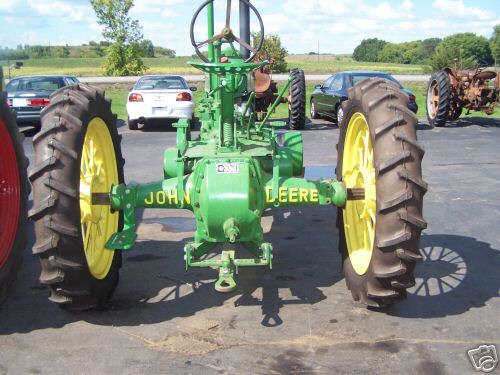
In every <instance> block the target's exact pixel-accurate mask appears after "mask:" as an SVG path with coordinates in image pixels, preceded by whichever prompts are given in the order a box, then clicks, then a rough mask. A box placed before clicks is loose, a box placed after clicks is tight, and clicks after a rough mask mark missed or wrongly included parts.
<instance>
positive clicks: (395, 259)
mask: <svg viewBox="0 0 500 375" xmlns="http://www.w3.org/2000/svg"><path fill="white" fill-rule="evenodd" d="M389 92H390V93H393V94H394V95H388V96H387V97H386V98H385V99H384V103H381V104H380V105H378V106H376V107H375V108H373V109H372V110H370V109H369V103H370V102H371V101H372V100H374V99H377V98H380V97H382V96H384V95H387V93H389ZM348 95H349V99H348V101H347V102H346V105H345V112H344V119H343V121H342V124H341V127H340V135H339V144H338V157H337V159H338V162H337V172H336V173H337V179H338V180H342V162H343V153H344V148H345V137H346V134H347V127H348V124H349V120H350V118H351V117H352V116H353V115H354V114H355V113H357V112H360V113H362V114H363V115H364V116H365V118H366V120H367V122H368V126H369V130H370V137H371V142H372V146H373V157H374V164H375V165H374V167H375V171H376V172H375V173H376V175H375V176H376V192H377V208H376V224H375V240H374V248H373V252H372V258H371V261H370V264H369V267H368V270H367V271H366V273H365V274H363V275H358V274H357V273H356V272H355V271H354V268H353V266H352V264H351V262H350V259H349V252H348V249H347V243H346V239H345V234H344V223H343V220H344V219H343V215H342V210H343V209H342V208H338V213H337V226H338V228H339V251H340V253H341V255H342V259H343V271H344V275H345V280H346V284H347V287H348V288H349V289H350V290H351V293H352V296H353V298H354V300H356V301H361V302H363V303H365V304H367V305H370V306H377V307H382V306H387V305H390V304H394V303H396V302H399V301H401V300H403V299H404V298H405V297H406V287H409V286H411V285H413V284H414V276H413V273H414V268H415V261H412V260H416V259H419V258H420V252H419V242H420V234H421V231H422V229H423V227H425V226H426V223H425V221H424V220H423V218H422V202H423V196H424V194H425V189H424V188H422V186H419V185H417V184H415V183H413V182H412V181H411V180H409V179H408V178H402V177H401V176H408V175H410V176H412V177H415V176H416V177H418V179H420V180H421V178H422V177H421V176H422V170H421V164H422V158H423V152H422V150H423V148H422V147H421V146H420V147H415V145H417V143H416V142H417V139H416V124H417V118H416V116H415V115H414V114H413V113H409V112H408V111H402V110H400V109H398V108H406V101H407V97H406V95H405V94H404V93H403V92H402V91H401V90H400V89H399V87H398V86H397V85H395V84H394V83H392V82H390V81H386V80H384V79H380V78H376V79H373V78H371V79H367V80H364V81H361V82H360V83H358V84H356V85H355V86H354V87H352V88H351V89H349V93H348ZM398 104H399V105H398ZM398 117H399V118H400V120H399V121H394V118H398ZM401 117H402V120H401ZM387 123H393V124H394V126H392V127H389V128H388V127H387V126H386V124H387ZM384 127H385V129H384ZM377 129H379V130H378V131H377ZM380 129H383V131H382V130H380ZM401 133H404V134H405V135H406V137H403V139H401V137H400V138H396V135H397V134H401ZM404 139H410V140H412V143H408V142H406V141H405V140H404ZM408 151H410V155H409V156H407V157H405V158H401V159H400V160H399V161H398V162H397V163H393V164H391V165H390V166H389V167H386V168H385V169H383V171H382V172H379V167H380V165H381V164H382V163H383V162H384V161H385V160H388V159H389V158H391V157H394V156H395V155H402V154H405V153H407V152H408ZM403 193H405V194H403ZM396 196H403V197H405V198H404V199H398V200H394V197H396ZM390 200H393V201H394V204H391V205H389V208H387V209H384V210H382V209H381V207H383V205H384V202H387V201H390ZM408 217H410V218H412V220H408ZM404 219H406V220H404ZM412 222H413V223H412ZM415 223H418V224H419V225H415ZM377 244H378V246H377ZM382 245H383V247H382ZM400 254H410V255H413V257H400ZM395 270H397V272H395Z"/></svg>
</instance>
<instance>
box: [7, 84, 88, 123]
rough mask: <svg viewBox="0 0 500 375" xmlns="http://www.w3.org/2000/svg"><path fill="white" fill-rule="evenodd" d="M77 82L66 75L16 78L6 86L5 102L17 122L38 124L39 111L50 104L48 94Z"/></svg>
mask: <svg viewBox="0 0 500 375" xmlns="http://www.w3.org/2000/svg"><path fill="white" fill-rule="evenodd" d="M77 82H79V81H78V79H77V78H76V77H72V76H67V75H36V76H23V77H16V78H13V79H12V80H10V81H9V83H8V84H7V87H6V91H7V95H8V96H7V102H8V104H9V107H10V108H11V109H12V110H13V111H15V112H16V114H17V121H18V122H39V121H40V112H41V110H42V109H43V108H44V107H46V106H48V105H49V103H50V99H49V96H50V94H51V93H53V92H54V91H56V90H58V89H60V88H61V87H65V86H69V85H72V84H74V83H77Z"/></svg>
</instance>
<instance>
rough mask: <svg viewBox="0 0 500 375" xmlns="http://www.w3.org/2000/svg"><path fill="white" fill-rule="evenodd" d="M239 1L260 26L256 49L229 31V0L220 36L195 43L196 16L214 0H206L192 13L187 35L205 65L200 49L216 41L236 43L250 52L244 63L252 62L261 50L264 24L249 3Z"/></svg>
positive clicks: (204, 58) (205, 59)
mask: <svg viewBox="0 0 500 375" xmlns="http://www.w3.org/2000/svg"><path fill="white" fill-rule="evenodd" d="M240 1H241V2H243V3H244V4H245V5H247V6H248V7H249V8H250V9H252V11H253V12H254V13H255V15H256V16H257V19H258V20H259V24H260V39H259V43H258V44H257V47H255V48H254V47H252V46H251V45H250V44H248V43H247V42H245V41H244V40H242V39H240V38H238V37H237V36H236V35H234V33H233V30H232V29H231V0H227V7H226V24H225V26H224V28H223V29H222V31H221V32H220V34H217V35H215V36H214V37H212V38H210V39H207V40H205V41H204V42H201V43H197V42H196V41H195V39H194V26H195V24H196V20H197V18H198V15H199V14H200V12H201V11H202V10H203V9H204V8H205V7H206V6H207V5H208V4H210V3H213V2H214V0H207V1H205V2H204V3H203V4H202V5H201V6H200V7H199V8H198V10H197V11H196V12H195V13H194V16H193V19H192V20H191V27H190V30H189V34H190V37H191V44H192V45H193V47H194V50H195V52H196V54H197V55H198V57H199V58H200V59H202V60H203V61H204V62H206V63H207V62H209V61H208V59H207V58H206V57H205V55H203V54H202V53H201V52H200V48H201V47H203V46H205V45H207V44H210V43H213V42H215V41H217V40H221V39H225V40H226V41H228V42H229V43H232V42H234V41H236V42H238V43H239V44H240V45H242V46H243V47H245V48H246V49H248V50H249V51H250V52H251V54H250V57H249V58H248V59H246V60H245V62H250V61H252V60H253V58H254V57H255V55H257V53H258V52H259V51H260V49H261V48H262V44H263V43H264V23H263V22H262V17H261V16H260V14H259V12H258V11H257V9H256V8H255V7H254V6H253V5H252V4H250V2H249V1H248V0H240Z"/></svg>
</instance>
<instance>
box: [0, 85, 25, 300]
mask: <svg viewBox="0 0 500 375" xmlns="http://www.w3.org/2000/svg"><path fill="white" fill-rule="evenodd" d="M26 164H27V163H26V157H25V155H24V149H23V145H22V135H21V134H20V133H19V130H18V128H17V125H16V123H15V121H14V118H13V116H12V114H11V111H10V109H9V107H8V106H7V104H6V102H5V97H4V95H3V94H1V92H0V302H2V301H3V299H4V298H5V297H6V295H7V289H8V287H9V286H10V285H11V284H12V281H13V280H14V278H15V277H16V274H17V272H18V270H19V267H20V265H21V258H22V252H23V249H24V247H25V245H26V220H27V213H26V210H27V208H26V207H27V201H28V190H29V185H28V179H27V177H26Z"/></svg>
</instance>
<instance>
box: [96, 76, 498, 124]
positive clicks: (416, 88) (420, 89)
mask: <svg viewBox="0 0 500 375" xmlns="http://www.w3.org/2000/svg"><path fill="white" fill-rule="evenodd" d="M280 83H281V82H280ZM280 83H278V88H279V84H280ZM318 83H320V82H312V81H311V82H307V99H306V100H307V108H306V115H307V116H309V102H310V98H311V93H312V92H313V89H314V86H315V85H317V84H318ZM281 84H282V83H281ZM193 85H195V86H196V87H198V91H196V92H195V95H194V96H195V100H196V102H199V101H200V99H202V98H203V96H204V95H205V91H204V84H203V83H202V82H197V83H193ZM129 86H130V85H108V86H103V87H104V88H105V90H106V96H107V97H108V98H110V99H112V101H113V104H112V107H111V108H112V110H113V112H114V113H116V114H117V115H118V118H120V119H123V120H126V119H127V111H126V109H125V104H126V101H127V94H128V92H129V88H130V87H129ZM404 86H405V87H406V88H407V89H409V90H410V91H412V92H413V93H414V94H415V96H416V100H417V104H418V112H417V116H419V117H421V118H425V116H426V113H425V95H426V90H427V83H426V82H405V83H404ZM195 115H197V113H196V112H195ZM272 117H273V118H284V117H288V106H287V105H286V104H280V105H279V106H278V107H277V109H276V112H275V114H274V115H273V116H272ZM462 117H487V115H486V114H484V113H482V112H472V113H470V114H469V115H462ZM492 117H495V118H500V108H497V109H496V110H495V113H494V114H493V115H492Z"/></svg>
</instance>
